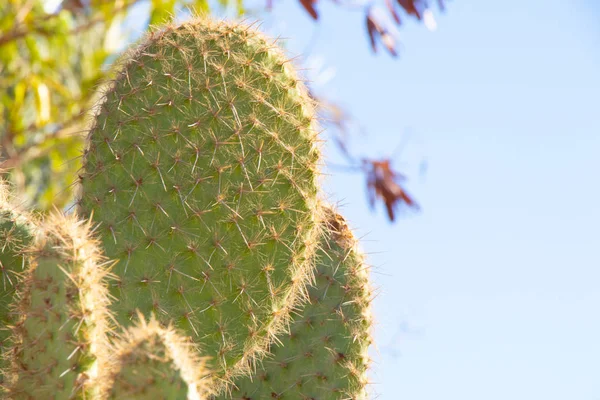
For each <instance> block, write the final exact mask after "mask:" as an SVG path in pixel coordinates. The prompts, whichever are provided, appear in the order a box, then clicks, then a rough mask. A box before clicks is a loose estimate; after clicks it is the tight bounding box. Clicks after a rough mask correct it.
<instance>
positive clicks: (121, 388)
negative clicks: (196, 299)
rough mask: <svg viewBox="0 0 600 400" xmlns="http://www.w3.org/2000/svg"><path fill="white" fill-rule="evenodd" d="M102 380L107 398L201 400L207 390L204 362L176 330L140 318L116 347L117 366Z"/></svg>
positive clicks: (115, 358) (191, 345)
mask: <svg viewBox="0 0 600 400" xmlns="http://www.w3.org/2000/svg"><path fill="white" fill-rule="evenodd" d="M113 364H114V365H113V366H112V367H111V368H110V369H109V372H108V373H107V376H106V379H103V381H104V382H103V384H106V387H105V388H104V391H105V394H104V396H105V398H107V399H114V400H121V399H128V400H138V399H139V400H147V399H162V400H200V399H204V398H205V397H204V394H205V392H207V390H208V387H207V384H206V379H205V378H206V376H205V375H207V371H206V370H205V367H204V360H202V359H199V358H198V356H197V349H196V348H195V347H194V346H193V344H192V343H191V342H190V341H189V340H188V339H186V338H184V337H182V336H180V335H179V334H178V333H177V332H176V331H175V330H174V329H173V328H171V327H168V328H164V327H162V326H160V324H159V323H158V321H156V320H155V319H154V318H152V319H151V320H150V322H146V321H145V319H144V317H143V316H141V318H140V321H139V322H138V324H137V325H136V326H133V327H132V328H130V329H129V330H128V331H127V332H126V334H125V336H124V337H123V338H122V339H121V340H120V341H119V343H117V344H116V346H115V349H114V362H113Z"/></svg>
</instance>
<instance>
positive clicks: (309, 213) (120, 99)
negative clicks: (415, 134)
mask: <svg viewBox="0 0 600 400" xmlns="http://www.w3.org/2000/svg"><path fill="white" fill-rule="evenodd" d="M105 97H106V100H105V102H104V103H103V105H102V107H101V110H100V111H99V114H98V116H97V120H96V125H95V128H93V129H92V131H91V133H90V135H89V145H88V148H87V150H86V153H85V157H84V169H83V172H82V174H81V183H82V191H81V198H80V206H81V210H82V212H83V214H84V215H89V213H90V212H91V211H93V212H94V219H95V221H97V222H101V228H100V229H101V236H102V242H103V245H104V248H105V250H106V255H107V256H108V257H110V258H113V259H119V260H120V261H119V263H118V264H117V265H116V267H115V269H114V272H115V274H116V275H117V276H118V279H119V281H118V284H117V285H114V286H113V290H112V292H111V293H112V294H113V295H114V296H115V297H116V298H118V301H117V302H115V304H114V307H113V309H114V311H115V313H116V317H117V319H118V321H119V322H120V323H121V324H123V325H126V324H128V323H129V321H130V320H131V318H132V317H134V316H135V313H136V310H141V311H142V313H143V314H144V315H146V316H149V315H150V314H151V313H155V314H156V316H157V318H159V320H160V321H162V322H167V321H173V322H174V324H175V326H176V327H177V328H179V329H183V330H184V331H185V332H186V333H187V334H188V335H190V336H192V337H193V338H194V339H195V340H198V341H199V342H200V343H201V344H202V349H203V350H204V351H205V354H206V355H209V356H211V358H212V361H213V365H212V367H211V368H212V369H214V370H215V372H216V373H217V375H218V376H219V377H220V378H221V379H220V381H219V382H220V384H226V383H227V382H229V381H230V379H231V377H233V376H236V375H238V374H240V373H243V372H244V371H245V370H248V368H249V366H250V365H252V364H253V363H254V360H255V357H256V355H258V354H261V353H262V352H264V350H265V349H266V347H267V345H268V342H269V340H270V339H271V338H272V337H274V336H276V335H277V334H278V333H280V331H281V330H282V329H283V328H284V326H285V324H286V322H287V320H288V319H289V313H290V310H291V309H292V308H293V307H294V305H295V304H296V298H297V297H298V296H301V295H302V293H303V290H304V287H305V285H306V283H307V282H308V281H309V279H310V275H311V268H310V265H309V260H310V258H311V257H312V255H313V254H314V247H315V245H316V238H317V220H318V212H317V210H318V209H319V208H318V206H317V184H316V180H317V175H318V173H317V161H318V156H319V152H318V149H317V146H316V131H315V123H314V116H313V104H312V101H311V99H310V98H309V96H308V94H307V91H306V89H305V87H304V85H303V84H302V83H301V82H299V81H298V79H297V78H296V76H295V73H294V72H293V71H292V69H291V67H290V64H289V62H288V60H287V59H286V58H285V57H284V55H283V54H282V53H281V51H280V50H278V49H277V48H276V47H275V46H273V44H272V43H269V42H268V41H267V40H266V39H265V37H263V36H262V34H260V33H259V32H257V31H255V30H254V29H252V28H250V27H247V26H242V25H235V24H229V23H224V22H212V21H209V20H206V19H197V20H194V21H192V22H188V23H184V24H182V25H180V26H178V27H167V28H165V29H163V30H161V31H159V32H156V33H153V34H151V35H149V36H148V37H147V38H146V39H145V40H144V41H143V42H142V44H141V45H139V46H138V47H137V48H136V49H135V50H133V51H132V52H130V53H129V54H128V55H127V56H126V57H125V58H124V60H123V62H122V67H121V69H120V72H119V73H118V76H117V78H116V79H115V81H114V82H113V84H112V86H111V89H109V90H108V91H107V93H106V96H105Z"/></svg>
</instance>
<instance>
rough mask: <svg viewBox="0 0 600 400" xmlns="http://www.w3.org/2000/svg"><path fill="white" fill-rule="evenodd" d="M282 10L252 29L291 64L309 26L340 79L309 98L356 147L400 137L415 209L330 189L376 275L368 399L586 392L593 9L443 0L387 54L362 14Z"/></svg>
mask: <svg viewBox="0 0 600 400" xmlns="http://www.w3.org/2000/svg"><path fill="white" fill-rule="evenodd" d="M297 3H298V2H296V1H286V2H283V1H280V2H276V3H275V12H274V14H273V15H271V16H270V17H269V18H268V20H267V22H266V23H265V25H264V26H265V27H267V28H269V29H270V30H271V32H277V33H281V34H282V36H285V37H287V38H289V40H288V41H287V43H288V46H289V48H290V49H291V51H292V54H297V53H299V52H302V51H303V49H304V48H305V46H306V44H307V42H308V41H309V40H310V37H311V34H312V32H313V30H314V29H318V37H317V42H316V45H315V47H314V48H313V49H312V53H313V54H316V55H321V56H323V57H325V59H326V62H327V65H328V66H331V67H334V68H336V70H337V76H336V77H335V79H334V80H333V81H331V82H330V83H329V84H327V85H326V86H324V87H322V88H321V91H322V92H324V93H328V94H329V95H330V96H331V97H333V98H335V99H337V100H342V101H343V103H344V104H345V105H346V106H347V107H348V108H349V109H350V110H351V111H352V112H353V114H354V115H355V116H356V117H357V118H358V119H359V120H360V122H361V123H362V124H363V125H364V127H365V128H366V129H367V130H368V132H369V137H368V138H367V139H363V140H361V141H360V146H361V147H362V148H363V149H364V151H365V152H366V153H367V154H368V155H370V156H385V155H387V153H388V152H390V151H391V149H392V148H393V147H395V145H396V143H398V142H399V141H400V137H401V135H402V133H403V132H406V131H407V130H409V131H411V132H413V134H414V135H413V137H415V139H414V140H411V141H410V143H409V144H410V145H409V146H408V147H407V148H406V150H405V152H404V154H403V155H402V157H401V160H399V161H406V162H407V164H406V166H407V167H408V168H409V171H410V172H411V176H412V183H411V185H410V187H411V189H412V191H413V192H414V194H415V196H416V197H417V198H418V199H419V201H420V202H421V204H422V207H423V212H422V213H421V214H420V215H418V216H412V217H408V218H404V219H403V220H401V221H400V222H398V223H397V224H395V225H390V224H389V223H388V222H387V221H386V218H385V215H384V212H383V210H379V211H378V212H377V213H376V214H372V213H370V212H369V211H368V208H367V203H366V198H365V195H364V190H363V182H362V180H361V176H359V175H348V174H342V173H339V172H338V171H335V172H332V173H333V176H332V177H331V178H330V179H328V181H327V190H328V192H329V193H330V196H331V199H332V201H341V202H342V203H343V207H341V209H342V211H343V213H344V214H345V215H346V217H347V218H348V219H349V220H350V221H351V223H352V225H353V226H354V227H355V228H356V229H357V232H358V235H359V236H364V248H365V250H366V251H367V252H369V253H370V255H369V260H370V262H371V263H372V264H373V265H374V270H373V278H374V283H375V285H376V287H377V288H378V291H379V296H378V297H377V299H376V300H375V315H376V320H377V326H376V328H375V338H376V341H377V343H378V345H379V352H376V351H374V352H373V357H374V359H375V364H374V366H373V373H372V381H373V383H374V384H373V388H372V389H373V391H374V393H377V394H378V395H379V396H378V397H377V398H379V399H385V400H396V399H410V400H439V399H445V400H454V399H456V400H481V399H486V400H495V399H498V400H506V399H511V400H521V399H522V400H531V399H544V400H554V399H556V400H565V399H587V400H592V399H594V400H596V399H600V313H599V308H600V185H599V184H598V182H599V179H598V173H599V172H600V22H599V21H600V4H598V3H597V2H596V1H594V0H587V1H586V0H573V1H564V0H531V1H475V0H454V1H451V2H450V1H449V2H448V10H447V12H446V14H445V15H439V13H438V15H436V16H437V18H436V19H437V22H438V30H437V31H436V32H434V33H432V32H429V31H427V30H426V29H425V28H424V27H423V26H422V25H417V24H416V23H408V24H406V25H405V26H404V27H403V28H402V29H401V32H400V33H401V39H402V50H401V58H400V59H399V60H392V59H391V58H390V57H388V56H387V54H384V53H383V52H381V54H379V56H377V57H374V56H372V55H371V52H370V49H369V47H368V42H367V38H366V35H365V29H364V22H363V19H362V18H363V15H362V14H361V13H349V12H340V11H338V10H336V8H335V6H334V5H333V4H332V3H331V2H320V3H322V4H319V7H320V10H321V16H322V21H321V22H320V25H319V27H318V28H315V26H314V24H313V23H312V22H311V21H310V20H309V19H308V18H307V17H306V15H305V13H304V12H303V11H302V10H301V9H300V7H299V6H298V5H297ZM328 153H329V155H330V159H331V160H336V159H338V158H339V157H337V156H336V155H335V153H334V151H328ZM422 156H424V157H426V159H427V162H428V166H429V167H428V171H427V173H426V175H425V179H420V178H419V174H418V173H416V170H417V169H418V168H417V167H418V165H417V164H418V161H419V159H420V157H422ZM400 166H401V167H402V165H400ZM411 170H414V171H411Z"/></svg>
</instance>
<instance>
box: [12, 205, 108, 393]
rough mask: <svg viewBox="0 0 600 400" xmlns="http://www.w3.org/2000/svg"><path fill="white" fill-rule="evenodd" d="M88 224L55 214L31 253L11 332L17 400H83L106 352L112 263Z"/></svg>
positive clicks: (13, 386) (14, 384)
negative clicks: (107, 282)
mask: <svg viewBox="0 0 600 400" xmlns="http://www.w3.org/2000/svg"><path fill="white" fill-rule="evenodd" d="M90 227H91V224H90V223H86V222H82V221H76V220H75V219H74V218H67V217H64V216H61V215H58V214H57V215H54V216H53V217H51V218H50V219H49V220H48V221H47V222H46V223H45V224H44V226H43V227H42V228H41V231H42V232H43V235H42V234H40V235H39V236H38V237H37V238H36V243H35V245H34V246H33V247H32V248H31V249H29V251H28V254H27V257H28V258H29V262H28V264H29V266H28V269H27V271H26V272H25V274H24V278H23V279H24V280H23V283H22V285H23V287H22V291H21V290H20V291H19V293H18V296H19V303H18V307H17V310H15V311H16V313H17V314H18V315H19V317H20V318H19V321H18V322H17V323H16V324H15V326H14V327H13V328H12V341H13V346H14V347H13V349H12V351H11V354H10V356H11V372H12V373H11V380H12V382H10V383H9V384H8V388H9V396H10V397H11V398H14V399H51V398H53V399H83V398H89V397H88V396H91V395H92V394H93V392H94V390H93V389H92V387H91V382H92V381H93V379H94V378H95V377H96V376H97V373H98V371H97V369H98V368H97V367H98V359H102V357H103V354H102V350H103V349H105V348H106V343H105V333H106V331H107V330H108V326H107V319H106V317H107V304H108V296H107V290H106V287H105V284H104V283H103V281H104V280H105V279H106V276H107V268H106V267H107V265H106V264H105V263H102V258H101V256H100V254H99V251H98V249H97V247H96V243H95V242H94V241H93V240H92V239H91V238H90Z"/></svg>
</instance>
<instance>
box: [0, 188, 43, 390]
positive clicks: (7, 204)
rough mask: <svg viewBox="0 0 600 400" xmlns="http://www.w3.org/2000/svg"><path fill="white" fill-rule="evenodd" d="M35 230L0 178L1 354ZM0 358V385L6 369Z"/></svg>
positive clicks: (30, 217) (5, 346)
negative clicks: (27, 251)
mask: <svg viewBox="0 0 600 400" xmlns="http://www.w3.org/2000/svg"><path fill="white" fill-rule="evenodd" d="M34 231H35V223H34V221H33V217H32V216H30V215H29V214H28V213H27V212H25V211H23V210H21V209H20V208H19V207H18V205H17V204H15V202H14V201H13V200H12V199H11V198H10V194H9V187H8V185H7V184H5V183H4V182H2V181H0V275H1V279H2V281H1V282H0V355H3V354H5V352H6V348H7V346H9V344H8V343H7V342H8V339H9V337H10V329H9V328H8V327H10V326H12V325H13V324H14V322H15V315H14V314H13V313H12V312H11V311H12V310H11V307H10V305H11V303H12V302H13V300H14V294H15V290H16V288H17V286H18V284H19V282H20V279H19V274H21V273H23V271H24V270H25V260H26V257H25V254H24V253H25V249H26V248H27V246H28V245H29V244H30V243H31V242H32V240H33V237H34V234H35V233H34ZM5 361H6V360H5V358H0V384H1V383H3V382H4V371H5V370H6V368H7V364H6V362H5Z"/></svg>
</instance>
